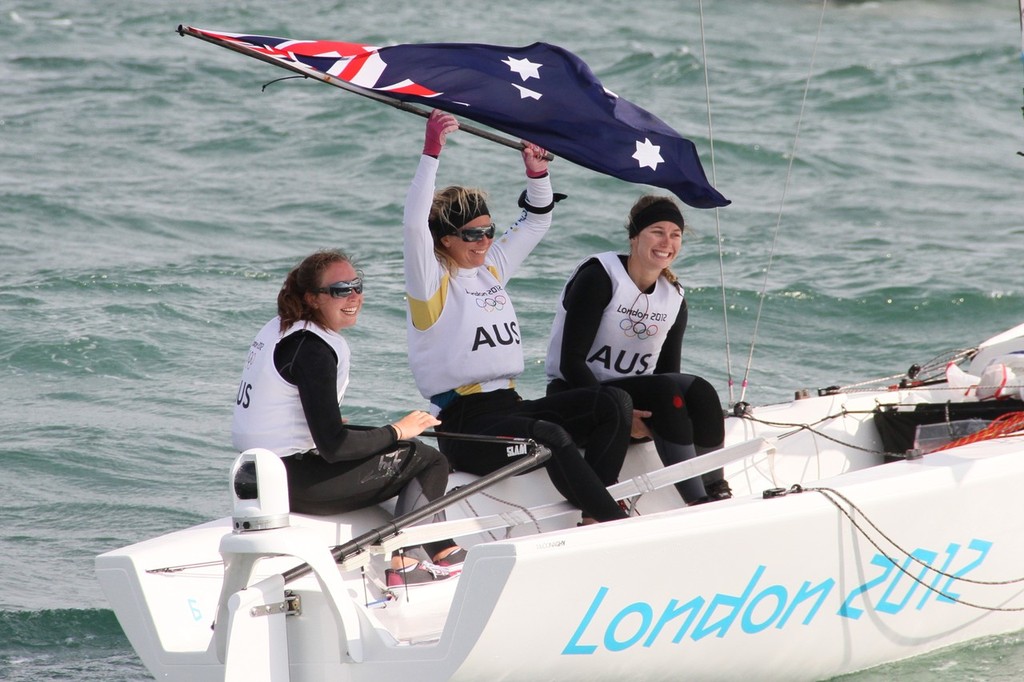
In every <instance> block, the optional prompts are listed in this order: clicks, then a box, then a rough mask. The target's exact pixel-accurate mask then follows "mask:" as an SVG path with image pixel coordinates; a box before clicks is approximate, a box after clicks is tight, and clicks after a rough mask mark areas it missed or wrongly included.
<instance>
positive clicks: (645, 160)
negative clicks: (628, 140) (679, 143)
mask: <svg viewBox="0 0 1024 682" xmlns="http://www.w3.org/2000/svg"><path fill="white" fill-rule="evenodd" d="M633 158H634V159H636V160H637V162H638V163H639V164H640V165H639V167H640V168H643V167H644V166H647V167H648V168H650V169H651V170H658V164H659V163H664V162H665V159H663V158H661V147H659V146H658V145H656V144H651V141H650V139H649V138H646V137H645V138H644V141H643V142H640V141H637V143H636V152H635V153H634V154H633Z"/></svg>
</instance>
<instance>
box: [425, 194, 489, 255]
mask: <svg viewBox="0 0 1024 682" xmlns="http://www.w3.org/2000/svg"><path fill="white" fill-rule="evenodd" d="M486 200H487V193H486V192H485V191H483V190H482V189H476V188H473V187H461V186H459V185H452V186H450V187H445V188H444V189H442V190H441V191H439V192H437V193H436V194H434V201H433V203H432V204H431V206H430V214H429V216H428V217H427V225H428V226H429V227H430V234H431V236H432V237H433V238H434V255H436V256H437V259H438V260H439V261H440V262H441V264H442V265H443V266H444V267H445V268H447V269H448V271H449V272H452V273H454V272H456V271H457V270H458V266H457V265H456V263H455V261H454V259H452V257H451V256H450V255H449V254H448V249H447V248H445V246H444V244H442V243H441V239H442V237H446V236H448V235H451V234H455V231H456V230H457V229H458V228H460V227H462V226H463V225H465V224H466V223H468V222H469V221H471V220H473V219H474V218H478V217H480V216H482V215H490V211H489V210H488V208H487V201H486Z"/></svg>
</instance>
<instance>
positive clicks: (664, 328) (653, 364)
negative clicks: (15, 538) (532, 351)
mask: <svg viewBox="0 0 1024 682" xmlns="http://www.w3.org/2000/svg"><path fill="white" fill-rule="evenodd" d="M685 229H686V223H685V222H684V221H683V214H682V213H681V212H680V210H679V207H678V206H677V205H676V202H675V201H674V200H673V199H672V198H671V197H664V196H657V195H650V194H649V195H645V196H642V197H640V198H639V199H638V200H637V201H636V203H634V204H633V207H632V209H631V210H630V213H629V219H628V221H627V222H626V230H627V232H628V234H629V253H628V254H617V253H611V252H608V253H601V254H598V255H596V256H591V257H590V258H587V259H586V260H584V261H583V262H582V263H581V264H580V265H578V266H577V268H576V271H575V272H574V273H573V274H572V276H571V277H570V278H569V281H568V282H566V284H565V287H564V288H563V290H562V295H561V297H560V298H559V303H560V305H559V306H558V308H557V310H556V312H555V320H554V323H553V325H552V330H551V337H550V340H549V345H548V356H547V373H548V379H549V380H550V383H549V384H548V394H549V395H551V394H557V393H558V392H559V391H563V390H566V389H568V388H572V387H579V386H595V385H599V384H602V383H604V384H605V385H611V386H617V387H619V388H621V389H623V390H624V391H626V392H628V393H629V394H630V396H631V397H632V398H633V407H634V408H635V410H636V411H635V412H634V421H633V435H634V436H636V437H646V438H653V439H654V444H655V447H656V448H657V451H658V455H659V456H660V458H661V461H662V463H663V464H665V465H666V466H668V465H670V464H676V463H678V462H682V461H684V460H688V459H691V458H693V457H696V456H697V455H698V454H701V453H703V452H707V451H710V450H714V449H717V448H719V447H721V445H722V441H723V439H724V437H725V426H724V422H723V416H722V404H721V401H720V400H719V398H718V394H717V393H716V392H715V389H714V387H713V386H711V384H710V383H708V382H707V381H706V380H704V379H702V378H701V377H698V376H695V375H693V374H682V373H680V372H679V362H680V355H681V350H682V345H683V333H684V332H685V331H686V321H687V308H686V299H685V298H684V297H683V287H682V285H681V284H680V283H679V280H678V279H677V278H676V276H675V274H673V272H672V271H671V270H670V269H669V266H671V265H672V263H673V261H675V259H676V257H677V256H678V255H679V253H680V251H682V248H683V232H684V230H685ZM676 489H677V490H678V492H679V494H680V495H681V496H682V498H683V500H684V501H685V502H686V503H687V504H700V503H703V502H708V501H711V500H721V499H726V498H728V497H732V492H731V490H730V488H729V484H728V483H727V482H726V480H725V479H724V478H723V476H722V471H721V470H717V471H715V472H712V473H710V474H707V475H706V476H705V477H704V480H702V479H701V478H699V477H697V478H692V479H689V480H686V481H681V482H680V483H678V484H676Z"/></svg>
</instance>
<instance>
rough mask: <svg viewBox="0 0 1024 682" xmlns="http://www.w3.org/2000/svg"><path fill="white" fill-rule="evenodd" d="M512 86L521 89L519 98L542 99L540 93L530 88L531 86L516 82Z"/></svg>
mask: <svg viewBox="0 0 1024 682" xmlns="http://www.w3.org/2000/svg"><path fill="white" fill-rule="evenodd" d="M512 87H513V88H515V89H516V90H518V91H519V99H527V98H533V99H540V93H539V92H537V91H536V90H530V89H529V88H524V87H523V86H522V85H516V84H515V83H513V84H512Z"/></svg>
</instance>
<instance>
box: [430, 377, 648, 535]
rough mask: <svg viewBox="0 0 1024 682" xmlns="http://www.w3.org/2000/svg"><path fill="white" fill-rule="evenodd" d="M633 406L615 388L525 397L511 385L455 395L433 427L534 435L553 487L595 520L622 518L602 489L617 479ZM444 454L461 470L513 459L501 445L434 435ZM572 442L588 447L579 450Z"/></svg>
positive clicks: (486, 468) (482, 470) (484, 469)
mask: <svg viewBox="0 0 1024 682" xmlns="http://www.w3.org/2000/svg"><path fill="white" fill-rule="evenodd" d="M632 409H633V407H632V403H631V401H630V399H629V396H628V395H627V394H626V393H625V392H624V391H621V390H619V389H617V388H613V387H609V386H600V387H595V388H581V389H575V390H572V391H566V392H564V393H559V394H558V395H557V396H548V397H545V398H540V399H538V400H523V399H522V398H520V397H519V395H518V394H517V393H516V392H515V391H513V390H501V391H491V392H488V393H476V394H472V395H468V396H462V397H459V398H456V400H455V402H453V403H452V404H451V405H449V406H448V407H446V408H445V409H444V410H442V411H441V414H440V415H438V418H439V419H441V421H442V424H441V427H440V428H439V430H443V431H450V432H455V433H474V434H481V435H489V436H515V437H518V438H532V439H533V440H535V441H536V442H538V443H540V444H542V445H545V446H547V447H548V448H549V449H550V450H551V458H550V459H549V460H548V461H547V463H546V464H545V465H544V466H545V467H546V468H547V471H548V476H550V478H551V482H552V483H553V484H554V486H555V488H556V489H558V492H560V493H561V494H562V495H563V496H564V497H565V498H566V499H567V500H569V502H571V503H572V504H573V505H575V506H576V507H578V508H579V509H581V510H582V511H583V514H584V516H589V517H591V518H593V519H596V520H598V521H611V520H614V519H622V518H626V516H627V515H626V513H625V512H624V511H623V510H622V508H621V507H619V505H618V503H617V502H616V501H615V500H614V499H613V498H612V496H611V495H610V494H609V493H608V490H607V486H609V485H612V484H613V483H615V482H616V480H618V476H619V469H621V468H622V462H623V460H624V459H625V457H626V448H627V447H628V446H629V430H630V418H631V416H632ZM438 444H439V445H440V447H441V450H442V452H444V453H445V455H447V456H448V458H449V459H450V460H451V462H452V465H453V466H454V467H455V468H456V469H459V470H461V471H466V472H469V473H471V474H477V475H479V476H482V475H484V474H489V473H491V472H492V471H495V470H497V469H500V468H501V467H503V466H505V465H506V464H509V463H510V462H512V461H515V459H517V458H518V457H521V456H522V455H519V456H518V457H517V456H515V455H513V456H510V455H509V454H508V453H507V451H506V446H505V445H498V444H490V443H474V442H470V441H462V440H456V439H450V438H442V439H439V440H438ZM577 444H578V445H580V446H582V447H585V448H586V455H582V454H581V453H580V451H579V448H578V447H577Z"/></svg>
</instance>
